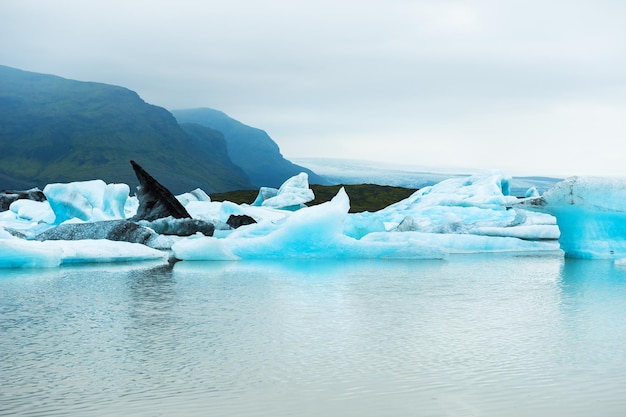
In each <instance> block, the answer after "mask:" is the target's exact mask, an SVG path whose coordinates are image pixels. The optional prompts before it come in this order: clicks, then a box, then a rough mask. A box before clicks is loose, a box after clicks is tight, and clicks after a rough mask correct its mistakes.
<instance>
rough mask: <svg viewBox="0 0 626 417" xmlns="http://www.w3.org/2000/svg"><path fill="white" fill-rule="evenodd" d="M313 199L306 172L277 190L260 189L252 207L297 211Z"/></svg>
mask: <svg viewBox="0 0 626 417" xmlns="http://www.w3.org/2000/svg"><path fill="white" fill-rule="evenodd" d="M314 198H315V195H313V191H312V190H311V189H310V188H309V176H308V175H307V174H306V172H301V173H300V174H298V175H296V176H294V177H291V178H289V179H288V180H287V181H285V182H284V183H283V184H282V185H281V186H280V188H279V189H274V188H269V187H262V188H261V189H260V190H259V195H258V196H257V198H256V200H255V201H254V202H253V203H252V205H253V206H263V207H272V208H278V209H288V210H297V209H299V208H303V207H304V205H305V204H306V203H308V202H309V201H313V199H314Z"/></svg>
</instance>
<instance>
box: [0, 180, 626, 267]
mask: <svg viewBox="0 0 626 417" xmlns="http://www.w3.org/2000/svg"><path fill="white" fill-rule="evenodd" d="M509 191H510V177H508V176H507V175H505V174H504V173H501V172H490V173H484V174H480V175H474V176H468V177H456V178H450V179H447V180H444V181H442V182H440V183H438V184H435V185H432V186H427V187H424V188H422V189H420V190H419V191H417V192H415V193H414V194H413V195H411V196H410V197H408V198H406V199H404V200H402V201H398V202H397V203H395V204H392V205H390V206H388V207H386V208H384V209H382V210H379V211H376V212H363V213H349V207H350V199H349V196H348V195H347V194H346V192H345V190H343V189H342V190H341V191H339V193H338V194H337V195H336V196H335V197H334V198H333V199H332V200H331V201H328V202H326V203H323V204H320V205H315V206H306V204H307V203H310V201H311V200H312V199H313V197H314V196H313V192H312V191H311V190H310V188H309V186H308V179H307V177H306V174H300V175H298V176H295V177H293V178H290V179H288V180H287V181H286V182H285V183H284V184H283V186H281V187H280V188H279V189H261V190H260V191H259V197H258V198H257V200H256V201H255V202H253V203H251V204H235V203H233V202H228V201H225V202H214V201H211V199H210V196H208V195H206V194H205V193H204V192H203V191H202V190H194V191H193V192H190V193H186V194H184V195H181V196H178V197H177V198H178V200H179V201H180V202H181V203H182V204H183V206H184V207H185V209H186V210H187V211H188V213H189V214H190V215H191V216H192V218H194V219H199V220H203V221H206V222H210V223H211V224H213V225H215V231H214V234H213V236H212V237H209V236H204V235H200V234H196V235H193V236H190V237H172V238H168V239H166V240H163V242H165V244H161V245H159V246H155V247H159V248H162V249H165V250H156V249H153V248H152V247H148V246H146V245H142V244H138V243H129V242H113V241H109V240H104V239H100V240H93V239H85V240H78V241H67V240H56V241H50V240H44V241H42V242H39V241H36V238H37V236H46V235H41V234H42V233H43V232H45V231H46V230H49V229H51V228H53V227H56V226H58V225H59V224H71V223H81V222H82V223H84V222H96V221H102V220H112V219H119V220H124V219H130V218H132V217H133V215H134V213H135V212H136V209H137V200H136V197H134V196H129V187H128V186H127V185H125V184H105V183H104V182H103V181H100V180H96V181H86V182H81V183H69V184H52V185H49V186H47V187H46V188H45V189H44V193H45V194H46V196H47V197H48V201H43V202H35V201H27V200H18V201H15V202H13V203H12V204H11V206H10V209H9V210H8V211H5V212H1V213H0V266H4V267H15V266H30V267H46V266H57V265H63V264H68V263H76V262H119V261H133V260H154V259H157V260H162V261H163V262H165V261H167V258H168V257H170V256H173V257H174V258H176V259H179V260H183V261H192V260H241V259H283V258H289V259H296V258H315V259H322V258H335V259H348V258H375V259H388V258H402V259H407V258H408V259H441V258H445V257H446V256H447V255H448V254H455V253H474V252H534V253H542V252H554V251H558V252H559V253H563V252H564V253H565V254H566V256H576V257H590V258H596V257H603V258H607V257H611V258H616V259H622V258H626V244H624V241H626V239H624V237H626V210H625V209H626V203H625V202H626V183H624V181H623V180H615V179H606V178H574V179H568V180H566V181H563V182H561V183H558V184H557V185H556V186H554V187H553V188H551V189H550V190H548V191H547V192H545V193H544V194H543V195H538V192H537V190H536V189H530V190H529V191H528V193H527V194H526V196H527V198H521V199H520V198H517V197H513V196H511V195H509V194H510V192H509ZM243 215H245V216H249V217H251V218H252V219H254V221H255V222H256V223H253V224H248V225H244V226H241V227H239V228H237V229H233V228H231V227H230V226H229V225H228V224H227V221H228V218H229V217H230V216H243ZM160 222H167V220H163V221H161V220H160ZM171 226H172V227H176V225H174V224H172V225H171ZM620 262H622V261H620Z"/></svg>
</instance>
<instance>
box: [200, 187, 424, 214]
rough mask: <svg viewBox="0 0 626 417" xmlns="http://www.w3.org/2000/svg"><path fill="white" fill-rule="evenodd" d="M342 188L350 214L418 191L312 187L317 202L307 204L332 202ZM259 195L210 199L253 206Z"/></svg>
mask: <svg viewBox="0 0 626 417" xmlns="http://www.w3.org/2000/svg"><path fill="white" fill-rule="evenodd" d="M341 187H344V188H345V190H346V194H348V197H350V213H360V212H363V211H369V212H373V211H378V210H380V209H383V208H385V207H387V206H389V205H391V204H393V203H397V202H398V201H400V200H404V199H405V198H407V197H409V196H410V195H411V194H413V193H414V192H415V191H417V189H415V188H404V187H392V186H388V185H376V184H354V185H341V184H340V185H311V186H310V188H311V189H312V190H313V194H315V200H313V201H311V202H309V203H307V205H309V206H314V205H317V204H321V203H324V202H326V201H329V200H331V199H332V198H333V197H334V196H335V195H337V192H338V191H339V189H340V188H341ZM258 194H259V191H258V190H240V191H229V192H225V193H214V194H211V195H210V197H211V200H212V201H225V200H227V201H231V202H233V203H237V204H243V203H246V204H251V203H252V202H254V200H255V199H256V197H257V195H258Z"/></svg>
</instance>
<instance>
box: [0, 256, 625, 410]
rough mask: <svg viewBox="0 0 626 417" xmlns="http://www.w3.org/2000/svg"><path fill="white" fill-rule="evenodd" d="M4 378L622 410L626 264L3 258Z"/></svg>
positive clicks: (13, 391)
mask: <svg viewBox="0 0 626 417" xmlns="http://www.w3.org/2000/svg"><path fill="white" fill-rule="evenodd" d="M0 382H1V384H0V415H2V416H87V417H88V416H112V415H116V416H173V415H176V416H273V417H276V416H303V417H306V416H325V417H332V416H377V417H380V416H387V417H389V416H533V417H539V416H551V417H553V416H568V417H576V416H604V417H610V416H624V415H626V267H622V266H619V265H615V264H614V263H613V262H611V261H590V260H570V259H563V258H562V257H560V256H551V255H540V256H537V255H493V254H490V255H455V256H451V257H450V258H449V259H447V260H445V261H397V260H394V261H380V260H379V261H373V260H372V261H317V260H316V261H288V262H281V261H272V262H261V261H259V262H249V261H242V262H213V263H210V262H198V263H194V262H182V263H177V264H175V265H174V266H173V267H171V266H155V265H151V264H145V263H143V264H142V263H137V264H126V265H104V266H103V265H98V266H82V267H80V266H74V267H61V268H56V269H49V270H2V271H0Z"/></svg>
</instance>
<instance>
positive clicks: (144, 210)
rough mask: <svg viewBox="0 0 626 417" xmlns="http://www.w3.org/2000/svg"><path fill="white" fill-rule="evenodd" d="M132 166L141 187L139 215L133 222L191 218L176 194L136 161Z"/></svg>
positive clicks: (139, 190) (138, 192) (138, 195)
mask: <svg viewBox="0 0 626 417" xmlns="http://www.w3.org/2000/svg"><path fill="white" fill-rule="evenodd" d="M130 164H131V165H132V167H133V170H134V171H135V175H136V176H137V179H138V180H139V187H137V199H138V200H139V208H138V209H137V214H136V215H135V216H134V217H133V218H132V220H133V221H138V220H147V221H153V220H156V219H162V218H164V217H170V216H171V217H174V218H176V219H185V218H187V219H190V218H191V216H190V215H189V213H188V212H187V210H185V207H183V205H182V204H181V203H180V201H178V200H177V199H176V197H174V194H172V193H171V192H170V191H169V190H168V189H167V188H165V187H164V186H163V185H161V184H160V183H159V182H158V181H157V180H156V179H154V178H153V177H152V176H151V175H150V174H148V173H147V172H146V170H145V169H143V168H142V167H141V166H139V164H137V163H136V162H135V161H130Z"/></svg>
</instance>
